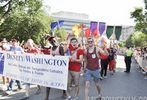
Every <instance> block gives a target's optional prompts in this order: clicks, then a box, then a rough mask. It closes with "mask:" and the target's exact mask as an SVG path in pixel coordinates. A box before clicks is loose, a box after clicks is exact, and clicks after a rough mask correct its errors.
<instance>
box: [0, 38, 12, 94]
mask: <svg viewBox="0 0 147 100" xmlns="http://www.w3.org/2000/svg"><path fill="white" fill-rule="evenodd" d="M9 48H10V47H9V45H8V41H7V40H6V39H5V38H4V39H3V40H2V41H1V46H0V51H2V52H3V51H8V50H9ZM0 60H1V65H0V67H1V68H0V69H1V70H2V71H3V64H4V57H3V55H1V59H0ZM2 80H3V88H2V90H3V91H2V96H7V95H9V94H8V93H7V92H6V90H7V85H8V83H9V78H8V77H5V76H2Z"/></svg>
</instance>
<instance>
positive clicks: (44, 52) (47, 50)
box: [41, 48, 50, 55]
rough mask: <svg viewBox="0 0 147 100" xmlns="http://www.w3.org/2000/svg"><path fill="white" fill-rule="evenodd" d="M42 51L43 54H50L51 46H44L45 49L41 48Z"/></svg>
mask: <svg viewBox="0 0 147 100" xmlns="http://www.w3.org/2000/svg"><path fill="white" fill-rule="evenodd" d="M41 52H43V54H47V55H50V49H49V48H44V49H42V50H41Z"/></svg>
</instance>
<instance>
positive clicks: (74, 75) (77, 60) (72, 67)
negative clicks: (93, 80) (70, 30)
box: [67, 37, 83, 100]
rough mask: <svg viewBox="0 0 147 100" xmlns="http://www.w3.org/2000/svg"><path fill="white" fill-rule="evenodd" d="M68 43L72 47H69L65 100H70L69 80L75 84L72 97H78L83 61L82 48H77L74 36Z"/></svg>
mask: <svg viewBox="0 0 147 100" xmlns="http://www.w3.org/2000/svg"><path fill="white" fill-rule="evenodd" d="M70 44H71V47H72V49H71V48H70V61H69V74H68V90H67V96H68V97H67V100H71V94H70V85H71V82H74V84H75V87H74V88H75V91H74V98H75V99H78V96H79V79H80V70H81V64H82V61H83V50H82V49H80V48H79V46H78V45H79V44H78V40H77V38H75V37H73V38H71V40H70Z"/></svg>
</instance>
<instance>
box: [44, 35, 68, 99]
mask: <svg viewBox="0 0 147 100" xmlns="http://www.w3.org/2000/svg"><path fill="white" fill-rule="evenodd" d="M48 41H49V43H50V44H51V45H52V48H51V52H50V54H51V55H53V56H55V55H62V56H64V49H63V47H62V46H60V45H59V44H58V42H57V40H56V38H55V37H49V38H48ZM49 94H50V87H46V96H45V100H48V99H49ZM64 97H66V91H65V90H63V98H64Z"/></svg>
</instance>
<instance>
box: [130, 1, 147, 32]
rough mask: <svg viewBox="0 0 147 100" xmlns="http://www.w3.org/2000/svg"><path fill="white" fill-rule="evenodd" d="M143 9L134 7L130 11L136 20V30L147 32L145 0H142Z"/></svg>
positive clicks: (146, 6)
mask: <svg viewBox="0 0 147 100" xmlns="http://www.w3.org/2000/svg"><path fill="white" fill-rule="evenodd" d="M144 4H145V9H144V10H143V8H136V9H135V10H134V11H133V12H131V18H134V21H135V22H136V26H135V28H136V30H137V31H141V32H143V33H145V34H147V0H144Z"/></svg>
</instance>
